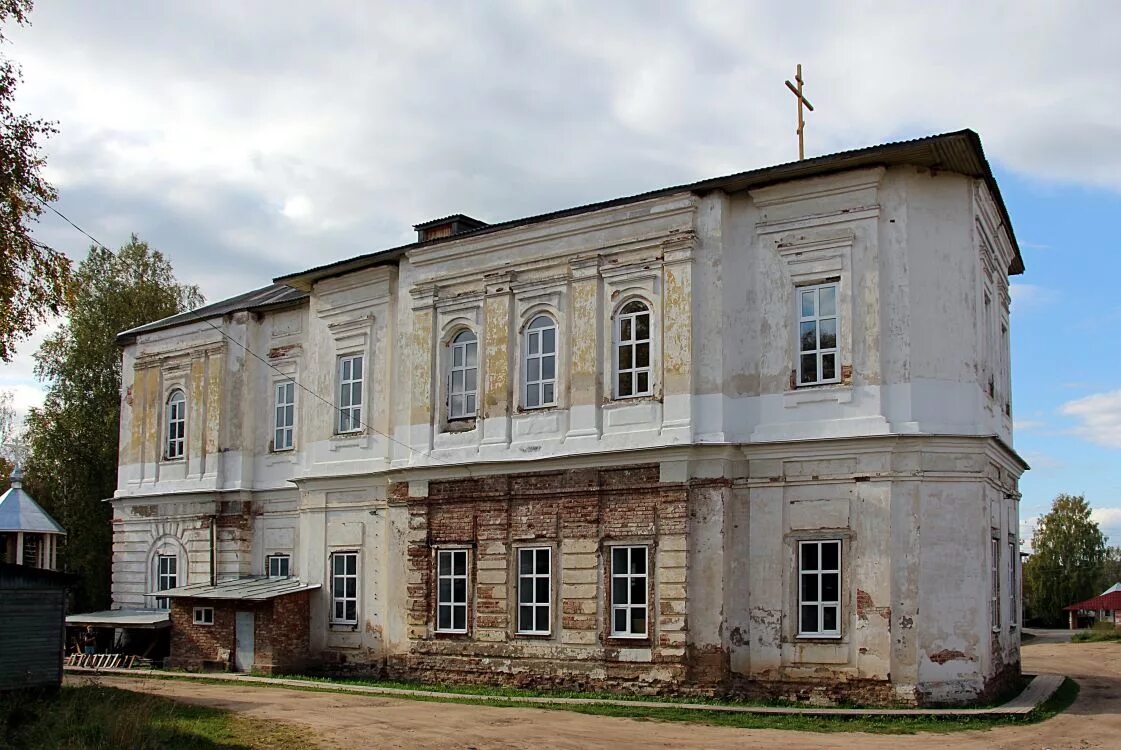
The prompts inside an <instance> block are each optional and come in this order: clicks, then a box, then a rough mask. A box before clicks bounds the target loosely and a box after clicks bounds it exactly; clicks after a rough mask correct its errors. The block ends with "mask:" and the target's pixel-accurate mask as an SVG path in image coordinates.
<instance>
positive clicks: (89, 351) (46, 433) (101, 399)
mask: <svg viewBox="0 0 1121 750" xmlns="http://www.w3.org/2000/svg"><path fill="white" fill-rule="evenodd" d="M75 279H76V298H75V301H74V304H73V305H72V307H71V310H70V317H69V320H68V321H67V323H66V324H65V325H64V326H63V327H62V328H60V329H59V330H58V331H57V332H56V333H54V334H53V335H51V336H50V337H48V338H47V340H46V341H44V342H43V345H42V346H41V347H40V349H39V351H38V352H37V353H36V355H35V362H36V364H35V371H36V374H37V375H38V376H39V377H40V378H41V379H42V380H44V381H45V382H46V383H47V384H48V392H47V396H46V400H45V401H44V403H43V406H42V408H39V409H32V410H31V413H30V414H29V415H28V418H27V443H28V449H29V453H30V456H29V458H28V461H27V471H26V474H27V478H26V482H27V487H28V490H29V492H31V494H32V495H33V496H34V497H35V498H36V499H37V500H38V501H39V502H40V503H41V504H42V505H43V507H44V508H46V509H47V510H48V512H50V513H51V514H52V515H53V516H54V517H55V518H56V519H57V520H58V522H59V523H61V524H62V525H63V527H65V528H66V531H67V539H66V547H65V550H64V554H63V559H64V564H65V568H66V569H67V570H69V571H72V572H75V573H78V574H79V575H80V576H81V577H82V583H83V585H82V587H81V590H80V591H79V592H77V596H76V599H75V603H74V604H75V606H76V607H78V608H79V609H97V608H102V607H106V606H108V604H109V582H110V568H111V563H112V529H111V525H110V517H111V513H110V508H109V504H108V503H107V502H104V501H105V500H106V499H107V498H110V497H112V496H113V492H114V490H115V489H116V487H117V437H118V430H119V425H120V409H121V353H120V349H119V348H118V346H117V342H116V335H117V334H118V333H120V332H121V331H124V330H127V329H129V328H134V327H136V326H138V325H142V324H144V323H147V322H149V321H152V320H158V319H160V318H165V317H167V316H169V315H175V314H176V313H180V312H183V311H184V310H188V309H194V308H196V307H198V306H199V305H200V304H201V303H202V295H201V294H200V293H199V290H198V287H196V286H190V285H185V284H180V283H178V282H177V281H176V279H175V274H174V273H173V271H172V268H171V264H170V263H169V262H168V261H167V259H166V258H165V257H164V256H163V254H162V253H160V252H159V251H158V250H153V249H152V248H150V247H149V246H148V243H147V242H143V241H141V240H140V239H138V238H137V237H136V235H133V236H132V238H131V239H130V240H129V242H128V244H126V245H124V246H123V247H122V248H121V249H120V250H119V251H117V252H116V253H113V252H110V251H109V250H106V249H104V248H101V247H97V246H93V247H91V248H90V251H89V256H88V257H87V258H86V259H85V260H84V261H82V263H81V264H80V265H79V267H78V270H77V273H76V274H75Z"/></svg>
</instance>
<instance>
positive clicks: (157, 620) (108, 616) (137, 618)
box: [66, 609, 171, 630]
mask: <svg viewBox="0 0 1121 750" xmlns="http://www.w3.org/2000/svg"><path fill="white" fill-rule="evenodd" d="M168 614H169V613H168V612H167V610H163V609H106V610H102V611H101V612H83V613H82V614H77V615H67V617H66V624H67V625H93V626H94V627H100V628H141V629H147V630H156V629H159V628H166V627H170V626H171V620H170V618H169V617H168Z"/></svg>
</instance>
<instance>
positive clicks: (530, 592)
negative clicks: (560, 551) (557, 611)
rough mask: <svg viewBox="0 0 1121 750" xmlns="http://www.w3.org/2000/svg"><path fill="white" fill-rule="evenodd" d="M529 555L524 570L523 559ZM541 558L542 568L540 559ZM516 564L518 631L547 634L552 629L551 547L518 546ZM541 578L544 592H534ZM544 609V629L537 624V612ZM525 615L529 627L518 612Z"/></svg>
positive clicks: (522, 633)
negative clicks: (542, 595)
mask: <svg viewBox="0 0 1121 750" xmlns="http://www.w3.org/2000/svg"><path fill="white" fill-rule="evenodd" d="M526 558H528V559H529V566H528V572H527V569H526V565H525V562H524V561H525V559H526ZM542 558H544V561H545V565H544V569H542V567H541V565H540V562H541V560H542ZM517 565H518V571H517V576H518V591H517V594H518V601H517V608H518V611H517V626H518V629H517V632H518V635H549V634H550V633H552V632H553V550H552V548H551V547H521V548H519V549H518V555H517ZM539 581H544V582H545V596H544V599H543V600H542V598H541V597H539V596H538V582H539ZM541 611H544V613H545V629H544V630H542V629H541V628H538V627H537V619H538V618H537V615H538V613H539V612H541ZM527 613H528V616H529V625H530V627H525V623H524V622H523V620H522V616H523V615H525V614H527Z"/></svg>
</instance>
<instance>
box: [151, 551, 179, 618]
mask: <svg viewBox="0 0 1121 750" xmlns="http://www.w3.org/2000/svg"><path fill="white" fill-rule="evenodd" d="M178 580H179V558H178V557H176V556H175V555H156V591H167V590H168V589H173V588H175V587H176V586H177V585H178V583H177V582H178ZM170 607H171V601H170V600H169V599H168V598H167V597H166V596H160V597H156V609H170Z"/></svg>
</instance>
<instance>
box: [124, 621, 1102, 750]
mask: <svg viewBox="0 0 1121 750" xmlns="http://www.w3.org/2000/svg"><path fill="white" fill-rule="evenodd" d="M1023 658H1024V670H1025V671H1029V672H1057V673H1061V674H1066V675H1069V676H1071V677H1074V678H1075V679H1076V680H1078V681H1079V683H1080V684H1081V685H1082V692H1081V694H1080V695H1079V697H1078V700H1077V702H1076V703H1075V704H1074V705H1073V706H1072V707H1071V708H1070V709H1069V710H1068V711H1066V712H1065V713H1064V714H1062V715H1061V716H1058V717H1056V718H1054V719H1052V720H1050V721H1047V722H1044V723H1042V724H1033V725H1029V726H1023V727H1000V728H996V729H990V730H987V731H976V732H974V731H970V732H956V733H954V734H950V735H946V734H917V735H877V734H865V733H832V734H823V733H816V732H789V731H782V730H773V729H767V730H762V729H730V728H724V727H712V726H705V725H702V724H686V723H673V722H652V721H635V720H632V719H617V718H611V717H602V716H585V715H583V714H577V713H572V712H567V711H545V710H540V709H532V708H490V707H486V706H465V705H458V704H449V703H425V702H418V701H408V700H397V699H382V698H366V697H363V696H351V695H337V694H328V693H311V692H302V691H299V690H285V689H281V688H264V687H250V686H246V685H198V684H193V683H191V682H187V681H166V680H150V679H149V680H144V679H133V678H105V679H103V680H102V681H103V683H104V684H110V685H113V686H115V687H123V688H128V689H130V690H138V691H143V692H148V693H154V694H157V695H164V696H168V697H170V698H175V699H176V700H182V701H187V702H190V703H198V704H203V705H207V706H215V707H218V708H225V709H229V710H232V711H239V712H244V713H245V714H246V715H248V716H253V717H257V718H261V719H266V720H269V721H285V722H293V723H298V724H302V725H305V726H307V727H310V728H311V729H312V730H313V731H315V732H316V733H317V734H318V735H319V736H320V737H321V738H322V741H323V745H324V746H325V747H329V748H330V747H335V748H346V749H347V750H354V749H355V748H365V747H376V748H438V749H439V750H448V749H449V748H460V749H462V750H466V749H467V748H478V749H479V750H482V749H483V748H486V749H488V750H489V749H490V748H502V749H504V750H515V749H522V748H533V749H534V750H540V749H541V748H565V749H567V748H571V749H572V750H577V749H582V748H610V750H620V749H621V748H643V749H644V750H655V749H656V748H766V749H767V750H791V749H793V748H814V749H815V750H831V749H836V750H895V749H896V748H928V749H934V748H937V750H946V748H948V747H953V748H955V750H978V749H979V748H999V749H1001V750H1044V749H1045V748H1049V749H1050V750H1096V749H1097V748H1102V749H1103V750H1118V749H1121V644H1116V643H1110V644H1105V643H1091V644H1072V643H1062V642H1057V641H1056V640H1055V639H1053V638H1047V637H1044V638H1040V639H1038V640H1037V641H1034V642H1032V643H1030V644H1028V645H1025V646H1024V649H1023Z"/></svg>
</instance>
